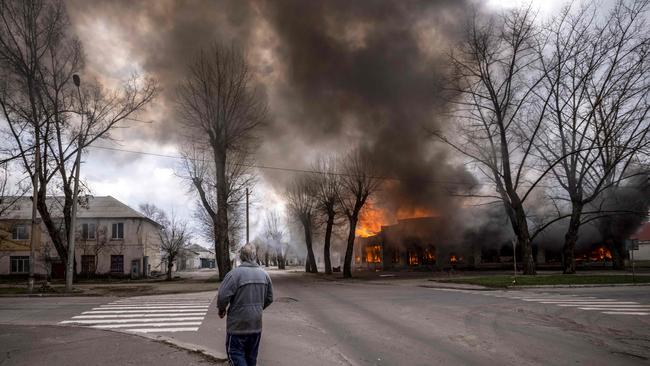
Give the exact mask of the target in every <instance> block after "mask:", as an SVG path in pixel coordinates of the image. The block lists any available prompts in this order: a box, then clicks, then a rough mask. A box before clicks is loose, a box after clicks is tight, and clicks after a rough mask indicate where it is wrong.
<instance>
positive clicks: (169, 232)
mask: <svg viewBox="0 0 650 366" xmlns="http://www.w3.org/2000/svg"><path fill="white" fill-rule="evenodd" d="M159 235H160V251H161V252H162V254H163V257H164V258H165V260H166V262H167V281H171V280H172V268H173V267H174V261H175V260H176V259H177V258H178V256H179V255H181V254H182V253H183V251H184V250H185V249H187V247H188V246H189V240H190V232H189V229H188V227H187V223H186V222H184V221H181V220H178V219H177V218H176V217H175V216H174V215H173V214H172V215H171V218H170V219H169V221H168V223H167V225H166V226H165V227H163V228H162V229H161V230H160V232H159Z"/></svg>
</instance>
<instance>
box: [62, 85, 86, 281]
mask: <svg viewBox="0 0 650 366" xmlns="http://www.w3.org/2000/svg"><path fill="white" fill-rule="evenodd" d="M72 81H73V82H74V85H75V86H76V87H77V95H78V96H79V104H80V106H81V113H80V115H81V121H80V122H79V136H78V137H77V138H78V141H77V158H76V159H75V167H74V169H75V173H74V191H73V192H72V217H71V220H70V228H69V229H68V263H67V267H66V271H65V290H66V291H67V292H71V291H72V278H73V277H74V261H75V255H74V245H75V233H76V226H77V223H76V221H77V199H78V198H79V170H80V165H81V147H82V145H83V139H82V136H83V134H82V132H81V129H82V127H83V118H84V106H83V99H82V98H81V90H80V89H79V87H80V86H81V79H80V78H79V75H77V74H74V75H72Z"/></svg>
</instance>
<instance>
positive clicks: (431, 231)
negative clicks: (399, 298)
mask: <svg viewBox="0 0 650 366" xmlns="http://www.w3.org/2000/svg"><path fill="white" fill-rule="evenodd" d="M480 257H481V251H480V247H478V246H472V245H469V246H463V245H457V241H456V242H454V239H453V236H452V235H450V233H449V226H448V225H447V223H446V221H445V220H444V219H441V218H438V217H422V218H411V219H403V220H398V221H397V223H396V224H394V225H387V226H382V227H381V231H380V232H379V233H377V234H376V235H372V236H368V237H359V238H357V245H355V258H354V261H355V266H356V268H357V269H368V270H400V269H436V268H437V269H445V268H453V267H454V266H457V265H462V266H467V265H472V264H477V263H480Z"/></svg>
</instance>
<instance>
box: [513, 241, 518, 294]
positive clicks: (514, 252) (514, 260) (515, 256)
mask: <svg viewBox="0 0 650 366" xmlns="http://www.w3.org/2000/svg"><path fill="white" fill-rule="evenodd" d="M512 260H513V262H514V263H515V278H514V279H513V280H512V284H513V285H516V284H517V239H512Z"/></svg>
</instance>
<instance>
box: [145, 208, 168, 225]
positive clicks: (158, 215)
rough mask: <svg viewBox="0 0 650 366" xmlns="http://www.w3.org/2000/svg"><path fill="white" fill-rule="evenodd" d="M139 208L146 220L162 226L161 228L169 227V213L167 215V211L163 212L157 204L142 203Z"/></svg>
mask: <svg viewBox="0 0 650 366" xmlns="http://www.w3.org/2000/svg"><path fill="white" fill-rule="evenodd" d="M138 208H139V209H140V212H142V214H143V215H144V216H145V217H146V218H148V219H150V220H152V221H155V222H157V223H158V224H160V226H163V227H165V226H167V225H169V218H168V217H167V213H165V211H163V210H162V209H161V208H160V207H158V206H156V205H155V204H153V203H148V202H146V203H141V204H140V205H139V206H138Z"/></svg>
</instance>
